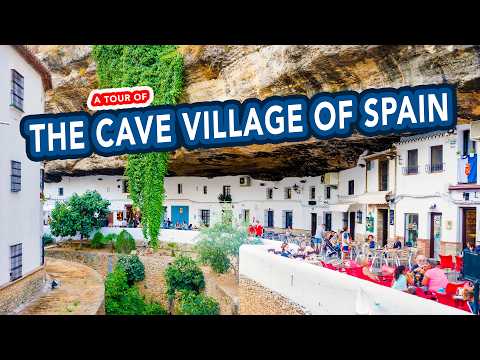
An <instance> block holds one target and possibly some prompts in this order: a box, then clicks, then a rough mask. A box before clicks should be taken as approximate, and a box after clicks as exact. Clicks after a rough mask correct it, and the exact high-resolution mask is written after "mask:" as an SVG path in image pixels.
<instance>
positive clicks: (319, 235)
mask: <svg viewBox="0 0 480 360" xmlns="http://www.w3.org/2000/svg"><path fill="white" fill-rule="evenodd" d="M314 239H315V241H314V242H315V251H316V252H318V251H319V248H320V244H321V243H323V241H324V239H325V224H321V225H320V226H318V227H317V231H316V232H315V236H314Z"/></svg>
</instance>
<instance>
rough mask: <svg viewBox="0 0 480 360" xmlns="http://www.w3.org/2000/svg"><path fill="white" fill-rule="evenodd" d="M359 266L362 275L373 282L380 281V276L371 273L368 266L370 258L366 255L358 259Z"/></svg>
mask: <svg viewBox="0 0 480 360" xmlns="http://www.w3.org/2000/svg"><path fill="white" fill-rule="evenodd" d="M357 263H358V265H359V266H360V267H361V268H362V274H363V275H364V276H366V277H368V278H370V279H372V280H375V281H379V279H378V276H377V275H375V274H374V273H372V272H371V271H370V266H369V265H368V258H367V257H366V256H364V255H360V256H359V257H358V258H357Z"/></svg>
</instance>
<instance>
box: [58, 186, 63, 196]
mask: <svg viewBox="0 0 480 360" xmlns="http://www.w3.org/2000/svg"><path fill="white" fill-rule="evenodd" d="M58 196H63V187H59V188H58Z"/></svg>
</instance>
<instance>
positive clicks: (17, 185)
mask: <svg viewBox="0 0 480 360" xmlns="http://www.w3.org/2000/svg"><path fill="white" fill-rule="evenodd" d="M10 164H11V176H10V190H11V191H12V192H19V191H20V190H22V163H21V162H19V161H13V160H12V161H11V163H10Z"/></svg>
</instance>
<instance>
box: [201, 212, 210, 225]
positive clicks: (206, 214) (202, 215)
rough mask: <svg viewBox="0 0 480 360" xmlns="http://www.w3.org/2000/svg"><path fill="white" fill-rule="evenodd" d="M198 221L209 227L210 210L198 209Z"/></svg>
mask: <svg viewBox="0 0 480 360" xmlns="http://www.w3.org/2000/svg"><path fill="white" fill-rule="evenodd" d="M205 219H206V221H205ZM200 221H201V222H202V224H203V225H204V226H210V209H200Z"/></svg>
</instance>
